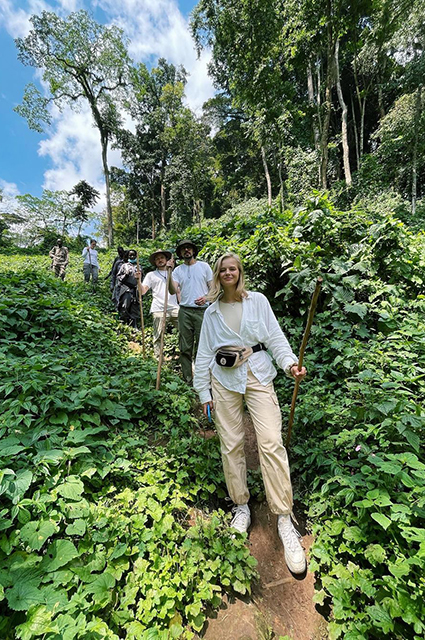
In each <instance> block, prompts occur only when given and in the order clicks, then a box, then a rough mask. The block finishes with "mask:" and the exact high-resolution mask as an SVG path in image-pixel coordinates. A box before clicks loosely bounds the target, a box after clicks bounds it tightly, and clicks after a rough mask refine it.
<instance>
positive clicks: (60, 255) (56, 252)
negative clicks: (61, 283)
mask: <svg viewBox="0 0 425 640" xmlns="http://www.w3.org/2000/svg"><path fill="white" fill-rule="evenodd" d="M49 257H50V258H51V259H52V271H54V273H55V276H56V278H61V279H62V280H65V271H66V268H67V266H68V260H69V251H68V247H64V246H63V241H62V239H61V238H58V239H57V240H56V246H54V247H53V248H52V249H51V250H50V252H49Z"/></svg>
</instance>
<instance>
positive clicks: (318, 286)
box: [286, 278, 323, 449]
mask: <svg viewBox="0 0 425 640" xmlns="http://www.w3.org/2000/svg"><path fill="white" fill-rule="evenodd" d="M322 282H323V278H317V281H316V288H315V289H314V293H313V297H312V298H311V303H310V309H309V311H308V318H307V324H306V327H305V330H304V336H303V340H302V343H301V348H300V355H299V357H298V371H301V369H302V367H303V358H304V351H305V348H306V346H307V340H308V336H309V335H310V329H311V325H312V324H313V318H314V312H315V311H316V305H317V299H318V297H319V293H320V289H321V287H322ZM300 382H301V381H300V380H298V379H296V380H295V387H294V391H293V394H292V402H291V412H290V414H289V423H288V435H287V436H286V448H287V449H288V448H289V442H290V440H291V433H292V425H293V424H294V413H295V401H296V399H297V395H298V388H299V386H300Z"/></svg>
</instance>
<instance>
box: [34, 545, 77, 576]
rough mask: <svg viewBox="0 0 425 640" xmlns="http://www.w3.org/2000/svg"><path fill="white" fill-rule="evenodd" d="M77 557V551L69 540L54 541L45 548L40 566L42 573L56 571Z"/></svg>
mask: <svg viewBox="0 0 425 640" xmlns="http://www.w3.org/2000/svg"><path fill="white" fill-rule="evenodd" d="M78 555H79V554H78V551H77V549H76V548H75V547H74V545H73V544H72V542H71V541H70V540H55V541H54V542H52V544H51V545H49V546H48V547H47V551H46V555H45V556H44V559H43V562H42V563H41V566H42V568H43V569H44V571H48V572H50V571H56V569H59V568H60V567H63V566H65V565H66V564H68V562H70V561H71V560H73V559H74V558H77V556H78Z"/></svg>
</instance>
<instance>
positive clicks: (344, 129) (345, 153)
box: [335, 38, 352, 187]
mask: <svg viewBox="0 0 425 640" xmlns="http://www.w3.org/2000/svg"><path fill="white" fill-rule="evenodd" d="M335 77H336V91H337V94H338V100H339V104H340V107H341V109H342V115H341V135H342V158H343V162H344V175H345V182H346V183H347V187H351V185H352V179H351V168H350V147H349V146H348V125H347V113H348V110H347V105H346V104H345V101H344V96H343V95H342V89H341V78H340V76H339V38H338V39H337V41H336V43H335Z"/></svg>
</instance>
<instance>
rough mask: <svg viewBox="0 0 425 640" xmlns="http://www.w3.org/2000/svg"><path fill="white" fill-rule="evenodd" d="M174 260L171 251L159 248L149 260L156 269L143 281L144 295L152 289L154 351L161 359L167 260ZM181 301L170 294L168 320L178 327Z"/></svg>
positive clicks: (156, 356) (151, 310) (151, 309)
mask: <svg viewBox="0 0 425 640" xmlns="http://www.w3.org/2000/svg"><path fill="white" fill-rule="evenodd" d="M168 260H169V261H171V262H173V261H172V254H171V252H170V251H164V250H163V249H158V250H157V251H154V252H153V253H151V255H150V256H149V262H150V263H151V265H152V266H153V267H154V271H150V272H149V273H147V274H146V276H145V279H144V280H143V282H142V295H145V293H146V292H147V291H149V289H151V290H152V305H151V308H150V312H151V314H152V320H153V352H154V355H155V358H157V359H159V352H160V344H161V331H162V323H163V318H164V303H165V290H166V286H167V261H168ZM178 316H179V303H178V301H177V296H175V295H169V296H168V300H167V315H166V319H167V321H169V322H171V324H172V326H173V327H175V328H176V329H177V328H178Z"/></svg>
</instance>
